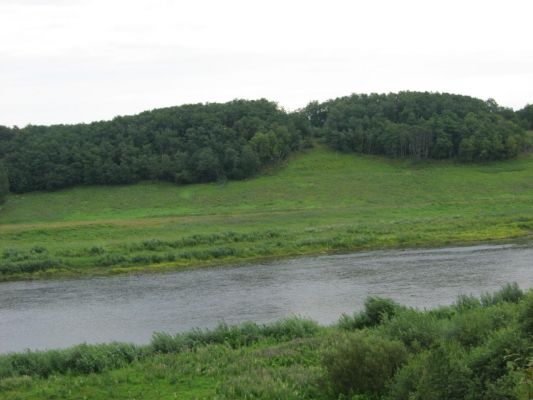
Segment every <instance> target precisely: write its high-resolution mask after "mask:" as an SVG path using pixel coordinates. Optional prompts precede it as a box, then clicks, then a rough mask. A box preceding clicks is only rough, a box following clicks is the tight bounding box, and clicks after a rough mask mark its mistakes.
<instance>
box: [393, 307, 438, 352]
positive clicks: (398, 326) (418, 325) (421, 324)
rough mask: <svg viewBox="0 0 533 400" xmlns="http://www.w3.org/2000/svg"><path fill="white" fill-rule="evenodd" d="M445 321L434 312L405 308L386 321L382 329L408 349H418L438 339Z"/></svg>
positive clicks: (426, 347) (432, 343) (427, 346)
mask: <svg viewBox="0 0 533 400" xmlns="http://www.w3.org/2000/svg"><path fill="white" fill-rule="evenodd" d="M446 322H447V321H445V320H439V319H438V318H437V317H436V316H435V315H434V314H431V313H422V312H420V311H417V310H414V309H407V310H403V311H401V312H399V313H398V314H397V315H396V316H395V317H394V318H392V319H391V320H390V321H388V322H387V323H386V324H385V325H384V327H383V329H384V332H385V333H386V334H387V335H388V336H389V337H391V338H393V339H397V340H400V341H401V342H402V343H404V344H405V345H406V346H407V347H408V348H409V349H410V350H412V351H420V350H422V349H428V348H429V347H431V346H433V345H434V344H435V343H437V342H438V341H439V340H440V338H441V336H442V332H443V330H444V326H445V323H446Z"/></svg>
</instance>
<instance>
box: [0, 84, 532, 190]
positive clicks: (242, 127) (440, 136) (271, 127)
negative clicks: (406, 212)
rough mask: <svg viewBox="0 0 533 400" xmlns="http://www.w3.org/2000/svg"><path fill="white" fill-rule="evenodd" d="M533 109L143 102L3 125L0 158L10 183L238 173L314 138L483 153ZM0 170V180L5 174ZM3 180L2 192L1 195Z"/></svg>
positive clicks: (402, 96) (522, 140) (370, 101)
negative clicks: (149, 107)
mask: <svg viewBox="0 0 533 400" xmlns="http://www.w3.org/2000/svg"><path fill="white" fill-rule="evenodd" d="M532 113H533V108H532V107H531V106H527V107H526V108H524V109H523V110H520V111H519V112H516V113H515V112H514V111H513V110H511V109H507V108H503V107H500V106H498V105H497V104H496V102H494V101H493V100H488V101H482V100H479V99H475V98H472V97H467V96H460V95H452V94H440V93H427V92H425V93H422V92H400V93H397V94H393V93H391V94H370V95H352V96H348V97H342V98H337V99H334V100H330V101H326V102H323V103H318V102H312V103H310V104H309V105H308V106H307V107H306V108H305V109H303V110H299V111H297V112H294V113H286V112H285V111H284V110H282V109H280V108H278V107H277V105H276V104H275V103H272V102H269V101H267V100H264V99H262V100H255V101H246V100H235V101H232V102H228V103H224V104H216V103H212V104H193V105H184V106H179V107H170V108H163V109H157V110H153V111H146V112H143V113H140V114H138V115H134V116H127V117H117V118H115V119H113V120H111V121H100V122H94V123H91V124H76V125H53V126H33V125H29V126H26V127H25V128H22V129H19V128H16V127H15V128H7V127H2V126H0V161H3V162H4V164H5V167H6V168H7V173H8V176H9V183H10V188H11V190H12V191H14V192H27V191H33V190H52V189H58V188H64V187H69V186H74V185H80V184H86V185H88V184H120V183H133V182H137V181H140V180H146V179H156V180H165V181H173V182H177V183H192V182H209V181H215V180H221V179H222V180H223V179H244V178H247V177H250V176H253V175H254V174H256V173H257V172H259V171H260V170H261V169H262V168H263V167H265V166H266V165H268V164H273V163H277V162H279V161H280V160H283V159H284V158H286V157H287V156H288V155H289V154H290V153H291V152H293V151H296V150H298V149H300V148H302V147H303V146H305V145H308V144H309V143H310V139H311V136H314V137H315V139H318V140H323V141H325V142H326V143H328V144H329V145H330V146H332V147H333V148H335V149H338V150H341V151H354V152H360V153H371V154H383V155H387V156H392V157H414V158H436V159H445V158H454V159H459V160H461V161H489V160H502V159H508V158H511V157H515V156H516V155H517V154H518V153H519V152H521V151H523V150H524V149H526V148H527V146H528V142H527V141H528V140H530V139H528V138H527V135H526V133H525V128H529V129H531V126H532V124H533V119H532ZM1 174H2V172H1V170H0V179H1ZM1 191H2V186H1V184H0V198H1V196H2V192H1Z"/></svg>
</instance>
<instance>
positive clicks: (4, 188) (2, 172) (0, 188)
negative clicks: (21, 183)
mask: <svg viewBox="0 0 533 400" xmlns="http://www.w3.org/2000/svg"><path fill="white" fill-rule="evenodd" d="M8 193H9V180H8V177H7V171H6V169H5V167H4V165H3V164H2V163H1V162H0V205H1V204H3V203H4V202H5V201H6V197H7V194H8Z"/></svg>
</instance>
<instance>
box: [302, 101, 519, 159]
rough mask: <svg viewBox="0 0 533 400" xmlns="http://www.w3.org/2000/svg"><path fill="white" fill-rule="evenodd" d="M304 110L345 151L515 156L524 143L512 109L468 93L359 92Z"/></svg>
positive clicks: (318, 130) (461, 156) (317, 129)
mask: <svg viewBox="0 0 533 400" xmlns="http://www.w3.org/2000/svg"><path fill="white" fill-rule="evenodd" d="M305 112H306V115H307V116H308V118H309V120H310V122H311V124H312V126H313V127H314V128H315V134H316V135H317V136H320V137H323V138H324V139H325V140H326V142H327V143H328V144H330V145H331V146H333V147H334V148H336V149H339V150H342V151H355V152H360V153H370V154H384V155H388V156H392V157H406V156H410V157H417V158H436V159H444V158H459V159H461V160H463V161H488V160H502V159H507V158H511V157H514V156H516V155H517V154H518V153H519V152H520V151H521V150H522V149H523V147H524V145H525V132H524V130H523V128H521V127H520V124H519V120H518V117H517V116H516V115H515V113H514V112H513V111H512V110H510V109H506V108H502V107H499V106H498V105H497V104H496V102H495V101H493V100H488V101H486V102H485V101H482V100H479V99H475V98H472V97H467V96H459V95H452V94H439V93H418V92H400V93H397V94H396V93H391V94H371V95H365V94H363V95H355V94H354V95H352V96H348V97H342V98H338V99H334V100H330V101H327V102H324V103H316V102H314V103H311V104H309V105H308V106H307V108H306V109H305Z"/></svg>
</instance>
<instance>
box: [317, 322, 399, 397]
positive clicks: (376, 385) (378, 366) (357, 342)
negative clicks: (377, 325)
mask: <svg viewBox="0 0 533 400" xmlns="http://www.w3.org/2000/svg"><path fill="white" fill-rule="evenodd" d="M406 360H407V350H406V349H405V346H404V345H403V344H402V343H401V342H399V341H395V340H390V339H387V338H382V337H380V336H375V335H372V336H371V335H368V334H367V333H366V332H357V333H356V334H352V335H350V336H347V337H340V338H339V343H338V344H337V345H336V346H335V347H334V348H333V350H332V351H331V352H330V353H328V354H326V355H325V357H324V366H325V368H326V374H327V377H328V381H329V383H330V385H331V390H332V391H333V392H334V393H335V394H336V395H337V396H338V395H341V394H343V395H352V394H361V395H369V396H379V395H381V394H384V393H385V391H386V389H387V385H388V383H389V382H390V380H391V379H392V377H393V376H394V374H395V373H396V371H397V370H398V369H399V368H400V366H401V365H402V364H403V363H404V362H405V361H406ZM376 398H377V397H376Z"/></svg>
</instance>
